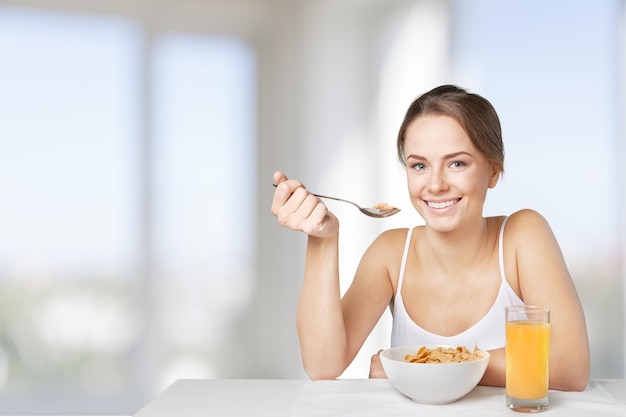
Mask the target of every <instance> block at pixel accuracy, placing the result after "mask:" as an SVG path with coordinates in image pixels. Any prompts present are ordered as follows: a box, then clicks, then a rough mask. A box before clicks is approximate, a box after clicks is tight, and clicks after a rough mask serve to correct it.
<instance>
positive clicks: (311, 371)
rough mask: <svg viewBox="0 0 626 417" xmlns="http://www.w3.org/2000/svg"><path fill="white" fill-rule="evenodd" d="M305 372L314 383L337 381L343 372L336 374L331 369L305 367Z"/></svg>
mask: <svg viewBox="0 0 626 417" xmlns="http://www.w3.org/2000/svg"><path fill="white" fill-rule="evenodd" d="M304 371H305V372H306V374H307V376H308V377H309V378H310V379H311V380H313V381H324V380H331V379H337V378H339V376H340V375H341V372H336V371H333V370H331V369H324V368H308V367H305V368H304Z"/></svg>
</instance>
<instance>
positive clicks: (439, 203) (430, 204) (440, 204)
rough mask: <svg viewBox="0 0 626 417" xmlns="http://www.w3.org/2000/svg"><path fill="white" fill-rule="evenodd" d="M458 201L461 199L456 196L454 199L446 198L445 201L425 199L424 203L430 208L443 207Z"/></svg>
mask: <svg viewBox="0 0 626 417" xmlns="http://www.w3.org/2000/svg"><path fill="white" fill-rule="evenodd" d="M459 201H461V199H460V198H456V199H454V200H447V201H426V204H428V207H430V208H434V209H445V208H447V207H450V206H453V205H455V204H456V203H458V202H459Z"/></svg>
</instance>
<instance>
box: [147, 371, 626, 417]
mask: <svg viewBox="0 0 626 417" xmlns="http://www.w3.org/2000/svg"><path fill="white" fill-rule="evenodd" d="M372 381H373V380H367V379H363V380H336V381H324V384H323V385H315V384H316V383H315V382H312V381H307V380H249V379H230V380H229V379H224V380H219V379H216V380H204V379H196V380H193V379H191V380H190V379H186V380H185V379H184V380H178V381H176V382H175V383H174V384H172V385H171V386H170V387H169V388H167V389H166V390H165V391H164V392H163V393H162V394H161V395H159V396H158V397H156V398H155V399H154V400H153V401H152V402H150V403H149V404H148V405H146V406H145V407H143V408H142V409H141V410H140V411H139V412H138V413H137V414H135V417H171V416H176V417H196V416H198V417H207V416H224V417H227V416H268V417H270V416H271V417H281V416H294V415H295V414H294V407H295V406H296V405H297V404H298V403H299V402H300V401H302V392H303V390H304V389H305V388H307V389H308V388H310V387H320V386H321V387H323V388H322V390H323V389H327V387H331V389H330V391H336V390H339V391H341V389H342V387H345V386H349V387H350V389H351V390H354V389H355V387H356V390H359V389H360V388H362V389H363V390H364V392H366V393H367V395H368V396H375V395H377V393H376V389H374V390H373V391H372V387H383V388H385V389H384V391H385V392H386V395H389V390H388V389H387V388H386V385H380V384H385V382H382V381H380V380H379V381H373V382H372ZM593 383H595V384H596V387H599V388H598V389H600V390H602V393H604V394H607V393H608V395H606V397H607V398H609V400H610V401H611V402H612V401H613V400H615V403H616V406H617V407H618V409H619V411H618V413H617V415H623V416H625V417H626V381H625V380H598V381H593ZM376 384H378V385H376ZM359 387H360V388H359ZM478 389H479V390H480V393H489V394H490V395H491V396H492V397H493V396H494V395H498V396H500V395H501V398H502V407H501V408H500V407H499V406H498V407H496V408H497V410H495V411H494V413H495V414H493V415H502V416H509V417H515V416H518V415H519V414H517V413H514V412H512V411H510V410H507V409H506V407H505V406H504V389H503V388H490V387H478ZM318 392H319V390H318ZM322 393H323V391H322ZM578 394H581V398H583V396H582V393H567V394H566V395H567V396H570V397H568V398H575V397H572V396H576V395H578ZM470 395H472V394H470ZM557 395H559V394H555V397H556V396H557ZM611 397H612V398H611ZM551 398H552V394H551ZM417 406H418V407H419V406H423V405H421V404H419V405H417ZM457 406H458V404H457ZM622 406H623V408H622ZM427 407H440V408H439V410H445V408H441V407H448V406H446V405H440V406H427ZM555 408H557V406H556V405H555ZM431 410H435V409H431ZM448 410H449V409H448ZM621 410H623V414H621ZM357 411H358V410H357ZM364 411H365V410H364ZM550 411H551V410H548V412H546V413H543V414H544V415H545V416H546V417H548V416H549V415H550V414H551V413H550ZM555 411H558V410H555ZM417 414H418V413H416V415H417ZM553 414H556V412H553ZM594 417H595V416H594Z"/></svg>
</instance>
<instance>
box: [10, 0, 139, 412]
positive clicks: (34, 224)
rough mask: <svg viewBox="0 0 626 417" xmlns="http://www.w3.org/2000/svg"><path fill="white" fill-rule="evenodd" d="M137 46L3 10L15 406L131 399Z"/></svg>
mask: <svg viewBox="0 0 626 417" xmlns="http://www.w3.org/2000/svg"><path fill="white" fill-rule="evenodd" d="M140 35H141V34H140V32H139V31H138V30H137V28H136V27H135V26H134V24H132V23H131V22H129V21H126V20H123V19H114V18H99V17H94V16H91V15H80V14H69V13H50V12H43V11H36V10H34V9H33V10H29V9H19V8H9V7H2V8H0V115H2V116H1V117H0V200H1V203H0V230H1V231H2V233H0V286H1V291H0V318H1V319H0V337H1V339H0V340H1V342H0V362H1V364H0V388H1V389H2V391H3V394H4V395H8V396H12V399H13V398H18V397H19V396H20V395H26V396H32V395H33V393H34V392H39V393H40V394H41V395H42V396H43V397H46V396H47V395H48V394H47V393H57V394H58V395H59V398H58V399H57V401H60V402H63V398H65V397H67V398H72V401H73V402H75V403H79V402H80V401H81V399H83V398H84V397H85V396H89V395H92V394H95V393H98V395H100V394H102V393H106V395H117V394H119V393H122V392H123V391H124V386H123V381H124V379H125V378H126V374H125V372H126V370H125V369H126V363H125V362H124V361H125V358H126V356H127V354H128V351H129V350H130V349H131V348H132V345H133V343H134V340H133V338H134V335H135V329H134V324H135V323H134V322H133V319H132V308H133V304H132V300H131V299H130V298H129V297H130V295H131V293H130V291H129V286H130V285H132V284H133V283H132V274H133V270H134V269H135V268H136V262H137V261H136V258H137V253H138V251H137V230H136V228H135V227H134V226H133V225H134V224H135V223H136V217H137V214H136V209H135V207H136V206H137V203H136V201H135V200H136V197H135V195H136V194H137V192H136V189H137V186H138V183H137V174H136V169H137V168H136V164H135V163H134V159H136V157H137V156H136V153H137V144H136V137H137V131H138V126H137V120H138V118H137V116H136V114H137V94H136V88H134V83H135V78H136V74H137V73H138V62H139V61H138V59H137V56H138V47H139V46H140V41H141V36H140ZM67 393H72V394H73V395H65V394H67ZM42 402H43V401H42ZM10 404H11V403H10V402H7V401H6V400H3V401H2V408H4V409H3V411H9V407H10ZM27 404H29V407H30V409H31V410H32V409H33V407H35V406H36V405H37V404H38V400H35V399H33V398H32V397H31V400H30V401H29V402H27Z"/></svg>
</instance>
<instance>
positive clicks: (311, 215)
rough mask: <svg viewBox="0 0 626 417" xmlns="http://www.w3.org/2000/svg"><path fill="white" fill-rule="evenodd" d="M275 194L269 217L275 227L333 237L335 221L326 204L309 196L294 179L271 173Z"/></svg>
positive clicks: (310, 234)
mask: <svg viewBox="0 0 626 417" xmlns="http://www.w3.org/2000/svg"><path fill="white" fill-rule="evenodd" d="M274 184H276V191H275V192H274V199H273V201H272V214H273V215H274V216H276V217H277V218H278V224H280V225H281V226H283V227H288V228H290V229H292V230H297V231H301V232H304V233H306V234H308V235H309V236H314V237H320V238H325V237H331V236H336V235H337V233H338V232H339V221H338V220H337V217H335V215H334V214H333V213H331V212H330V211H329V210H328V208H327V207H326V205H325V204H324V203H323V202H322V201H321V200H320V199H319V198H318V197H316V196H314V195H312V194H311V193H309V192H308V191H307V190H306V188H305V187H304V185H303V184H302V183H301V182H300V181H298V180H290V179H288V178H287V176H286V175H285V174H283V173H282V172H280V171H279V172H276V173H274Z"/></svg>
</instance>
